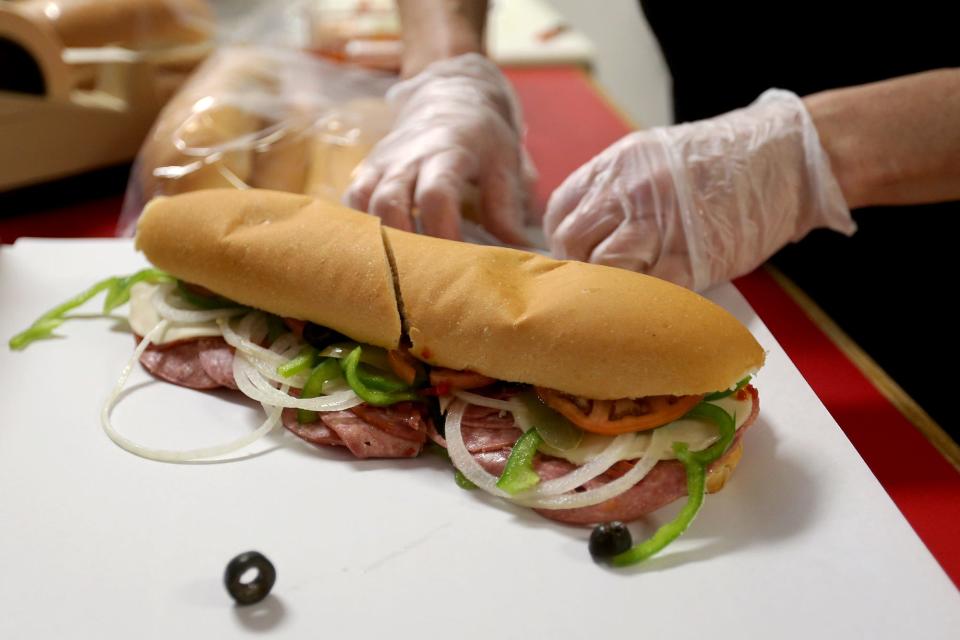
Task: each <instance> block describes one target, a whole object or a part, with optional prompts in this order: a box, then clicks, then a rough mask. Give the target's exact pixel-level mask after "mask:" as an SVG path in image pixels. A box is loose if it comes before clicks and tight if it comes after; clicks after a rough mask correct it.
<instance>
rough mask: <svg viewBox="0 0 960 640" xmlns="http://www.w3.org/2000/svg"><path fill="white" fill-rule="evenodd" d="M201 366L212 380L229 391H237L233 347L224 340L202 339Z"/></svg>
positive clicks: (200, 341)
mask: <svg viewBox="0 0 960 640" xmlns="http://www.w3.org/2000/svg"><path fill="white" fill-rule="evenodd" d="M198 342H199V343H200V353H199V358H200V366H201V367H203V370H204V371H205V372H206V374H207V375H208V376H210V379H211V380H213V381H215V382H216V383H217V384H219V385H220V386H223V387H227V388H228V389H236V388H237V382H236V380H234V378H233V347H231V346H230V345H228V344H227V343H226V342H225V341H224V340H223V338H201V339H200V340H198Z"/></svg>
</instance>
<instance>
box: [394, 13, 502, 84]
mask: <svg viewBox="0 0 960 640" xmlns="http://www.w3.org/2000/svg"><path fill="white" fill-rule="evenodd" d="M397 8H398V9H399V12H400V23H401V25H402V28H403V63H402V65H401V75H403V77H405V78H409V77H410V76H413V75H416V74H417V73H419V72H420V71H422V70H423V69H424V68H425V67H427V66H428V65H429V64H430V63H431V62H435V61H437V60H442V59H444V58H452V57H454V56H458V55H461V54H464V53H474V52H477V53H479V52H482V51H483V31H484V27H485V26H486V20H487V0H397Z"/></svg>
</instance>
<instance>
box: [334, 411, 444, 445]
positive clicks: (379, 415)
mask: <svg viewBox="0 0 960 640" xmlns="http://www.w3.org/2000/svg"><path fill="white" fill-rule="evenodd" d="M350 411H352V412H353V413H355V414H356V415H357V417H359V418H361V419H362V420H363V421H364V422H366V423H368V424H371V425H373V426H375V427H377V428H378V429H380V430H381V431H385V432H386V433H389V434H390V435H393V436H396V437H397V438H401V439H403V440H409V441H411V442H416V443H418V444H421V445H422V444H423V443H424V442H426V440H427V426H426V422H425V421H424V419H423V414H422V413H421V411H420V408H419V407H418V406H417V405H415V404H414V403H412V402H399V403H397V404H392V405H390V406H388V407H374V406H372V405H369V404H361V405H359V406H356V407H354V408H352V409H350Z"/></svg>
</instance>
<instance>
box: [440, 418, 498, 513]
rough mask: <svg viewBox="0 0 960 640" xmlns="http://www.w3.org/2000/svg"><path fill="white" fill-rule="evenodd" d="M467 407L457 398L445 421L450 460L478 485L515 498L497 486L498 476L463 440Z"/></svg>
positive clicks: (496, 493) (496, 494)
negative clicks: (484, 465) (481, 462)
mask: <svg viewBox="0 0 960 640" xmlns="http://www.w3.org/2000/svg"><path fill="white" fill-rule="evenodd" d="M466 409H467V405H466V403H464V402H463V401H461V400H457V401H456V402H454V403H452V404H451V405H450V409H449V411H448V412H447V419H446V421H445V423H444V425H445V426H444V437H445V438H446V440H447V453H448V454H450V462H452V463H453V466H454V467H456V468H457V469H459V470H460V473H462V474H463V475H464V476H466V477H467V479H468V480H469V481H470V482H472V483H473V484H475V485H477V487H479V488H481V489H483V490H484V491H486V492H487V493H490V494H493V495H495V496H499V497H501V498H506V499H507V500H513V496H511V495H510V494H509V493H507V492H506V491H504V490H503V489H501V488H500V487H498V486H497V479H498V478H497V477H496V476H495V475H493V474H491V473H489V472H488V471H487V470H486V469H484V468H483V467H482V466H480V463H479V462H477V460H476V458H474V457H473V454H472V453H470V451H468V450H467V445H466V443H465V442H464V441H463V432H462V431H461V429H460V423H461V422H462V421H463V414H464V412H465V411H466Z"/></svg>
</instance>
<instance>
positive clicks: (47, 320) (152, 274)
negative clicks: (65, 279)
mask: <svg viewBox="0 0 960 640" xmlns="http://www.w3.org/2000/svg"><path fill="white" fill-rule="evenodd" d="M142 281H148V282H172V281H173V278H172V277H171V276H169V275H167V274H166V273H164V272H163V271H160V270H159V269H143V270H142V271H138V272H137V273H135V274H133V275H130V276H125V277H121V276H112V277H110V278H107V279H106V280H101V281H100V282H97V283H96V284H94V285H93V286H91V287H90V288H89V289H87V290H86V291H84V292H82V293H79V294H77V295H75V296H74V297H72V298H70V299H69V300H67V301H66V302H63V303H61V304H59V305H57V306H56V307H54V308H53V309H50V310H49V311H47V312H46V313H45V314H43V315H42V316H40V317H39V318H37V319H36V321H34V323H33V324H31V325H30V326H29V327H28V328H27V329H26V330H24V331H21V332H20V333H18V334H17V335H15V336H13V337H12V338H10V341H9V342H8V343H7V344H8V345H9V347H10V348H11V349H15V350H17V351H19V350H22V349H25V348H26V347H27V346H28V345H29V344H30V343H32V342H34V341H36V340H41V339H44V338H49V337H50V336H51V335H52V334H53V330H54V329H56V328H57V327H59V326H60V325H61V324H63V322H64V320H65V319H66V318H64V316H65V315H66V314H67V312H68V311H72V310H73V309H76V308H77V307H79V306H81V305H83V304H85V303H86V302H87V301H89V300H90V299H91V298H93V297H94V296H96V295H97V294H99V293H100V292H101V291H106V292H107V296H106V299H105V300H104V305H103V312H104V313H109V312H110V311H112V310H113V309H115V308H117V307H118V306H120V305H121V304H123V303H125V302H127V301H128V300H129V299H130V287H132V286H133V285H134V284H136V283H137V282H142Z"/></svg>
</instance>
